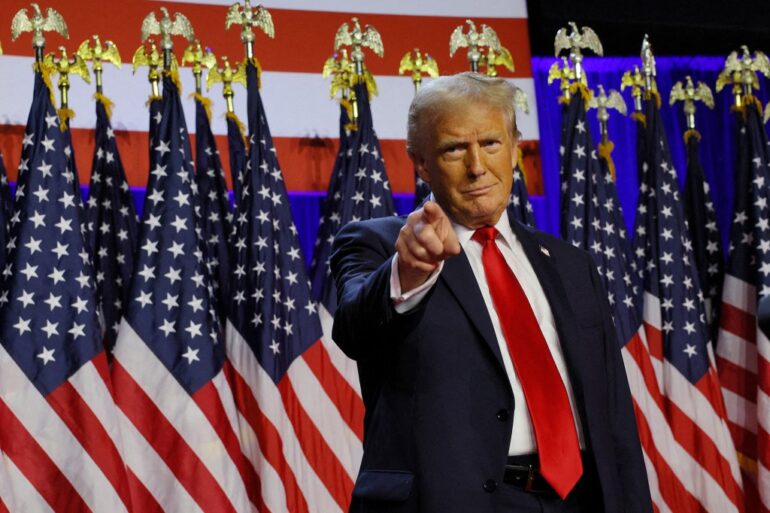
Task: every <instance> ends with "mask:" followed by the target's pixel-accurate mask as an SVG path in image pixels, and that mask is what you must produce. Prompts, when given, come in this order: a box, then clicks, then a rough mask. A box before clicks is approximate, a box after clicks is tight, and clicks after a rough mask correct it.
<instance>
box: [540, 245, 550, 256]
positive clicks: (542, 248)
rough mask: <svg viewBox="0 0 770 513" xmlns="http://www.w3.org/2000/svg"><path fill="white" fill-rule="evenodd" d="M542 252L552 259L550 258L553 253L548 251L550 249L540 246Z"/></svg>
mask: <svg viewBox="0 0 770 513" xmlns="http://www.w3.org/2000/svg"><path fill="white" fill-rule="evenodd" d="M540 251H541V252H542V253H543V254H544V255H545V256H547V257H550V256H551V252H550V251H548V248H546V247H545V246H540Z"/></svg>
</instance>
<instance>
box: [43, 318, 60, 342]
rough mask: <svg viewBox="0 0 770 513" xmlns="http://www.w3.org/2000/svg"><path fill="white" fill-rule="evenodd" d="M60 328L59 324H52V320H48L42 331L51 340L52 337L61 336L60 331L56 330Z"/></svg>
mask: <svg viewBox="0 0 770 513" xmlns="http://www.w3.org/2000/svg"><path fill="white" fill-rule="evenodd" d="M58 326H59V323H58V322H51V321H50V320H46V323H45V326H43V327H42V328H40V329H41V330H42V331H44V332H45V334H46V335H47V336H48V338H51V337H52V336H54V335H58V334H59V330H57V329H56V328H58Z"/></svg>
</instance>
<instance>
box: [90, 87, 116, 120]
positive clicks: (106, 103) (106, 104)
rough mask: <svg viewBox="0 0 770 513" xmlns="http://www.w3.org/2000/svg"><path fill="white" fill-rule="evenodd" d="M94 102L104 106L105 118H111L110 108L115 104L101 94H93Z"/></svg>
mask: <svg viewBox="0 0 770 513" xmlns="http://www.w3.org/2000/svg"><path fill="white" fill-rule="evenodd" d="M94 100H96V101H97V102H99V103H101V104H102V105H104V111H105V112H106V113H107V118H108V119H109V118H112V108H113V107H114V106H115V103H113V101H112V100H110V99H109V98H107V97H106V96H104V95H103V94H102V93H94Z"/></svg>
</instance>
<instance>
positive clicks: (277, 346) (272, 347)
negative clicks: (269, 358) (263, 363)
mask: <svg viewBox="0 0 770 513" xmlns="http://www.w3.org/2000/svg"><path fill="white" fill-rule="evenodd" d="M269 347H270V350H271V351H273V354H278V353H280V352H281V345H280V344H279V343H278V341H277V340H273V343H272V344H270V346H269Z"/></svg>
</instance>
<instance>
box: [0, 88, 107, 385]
mask: <svg viewBox="0 0 770 513" xmlns="http://www.w3.org/2000/svg"><path fill="white" fill-rule="evenodd" d="M66 135H67V134H66V132H62V131H61V130H60V128H59V117H58V116H57V114H56V110H55V109H54V107H53V105H52V104H51V99H50V92H49V90H48V88H47V87H46V85H45V83H44V81H43V79H42V78H41V77H40V76H39V75H38V74H35V88H34V94H33V100H32V107H31V109H30V113H29V119H28V120H27V127H26V130H25V133H24V140H23V149H22V156H21V163H20V165H19V178H18V184H17V190H16V203H15V209H14V212H13V216H12V217H11V220H10V239H9V241H8V255H7V257H8V258H7V261H6V264H5V267H4V268H3V284H2V287H0V343H2V344H3V346H4V347H5V349H6V350H7V351H8V352H9V354H10V355H11V356H12V357H13V359H14V360H15V361H16V363H17V364H18V365H19V367H20V368H21V369H22V370H23V371H24V373H25V374H26V375H27V377H28V378H29V380H30V381H31V382H32V383H33V384H34V385H35V386H36V387H37V388H38V390H40V392H41V393H42V394H44V395H45V394H48V393H50V392H52V391H54V390H55V389H56V388H57V387H59V386H60V385H61V384H62V383H63V382H64V381H65V380H67V379H68V378H69V377H70V376H72V374H74V373H75V372H76V371H77V370H78V369H79V368H80V367H81V366H82V365H84V364H85V363H87V362H88V361H90V360H91V359H93V358H94V357H95V356H96V355H98V354H99V353H100V352H101V351H103V346H102V342H101V333H100V329H99V322H98V318H97V310H96V297H95V293H94V280H93V271H92V268H91V263H90V258H89V255H88V251H86V244H85V240H84V238H83V235H82V231H81V226H82V224H83V223H82V211H81V209H80V206H79V205H80V201H79V200H80V197H79V191H77V194H76V193H75V191H76V189H75V187H74V186H73V182H75V180H74V176H73V174H72V171H71V168H70V163H69V162H68V156H67V155H66V154H65V149H66V147H67V146H68V143H69V141H68V138H67V136H66Z"/></svg>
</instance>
